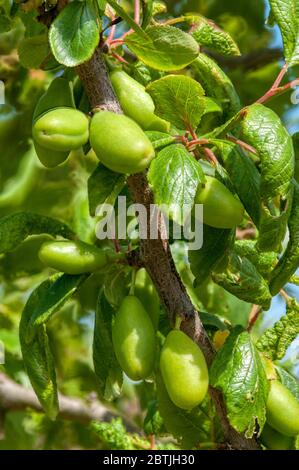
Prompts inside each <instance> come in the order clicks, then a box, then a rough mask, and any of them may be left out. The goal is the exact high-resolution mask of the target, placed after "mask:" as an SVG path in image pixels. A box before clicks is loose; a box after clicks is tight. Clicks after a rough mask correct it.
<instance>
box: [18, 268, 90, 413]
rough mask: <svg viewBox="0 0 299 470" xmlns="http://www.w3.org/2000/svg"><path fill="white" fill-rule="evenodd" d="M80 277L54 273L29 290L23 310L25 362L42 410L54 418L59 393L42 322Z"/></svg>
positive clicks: (21, 323) (62, 301)
mask: <svg viewBox="0 0 299 470" xmlns="http://www.w3.org/2000/svg"><path fill="white" fill-rule="evenodd" d="M83 278H84V276H68V275H66V274H63V275H61V274H55V275H54V276H52V277H50V278H49V279H47V280H46V281H44V282H42V283H41V284H40V285H39V286H38V287H37V288H36V289H35V290H34V291H33V292H32V294H31V295H30V297H29V299H28V300H27V302H26V305H25V307H24V310H23V313H22V318H21V322H20V329H19V334H20V344H21V350H22V356H23V361H24V366H25V369H26V372H27V374H28V376H29V379H30V382H31V384H32V387H33V389H34V391H35V393H36V395H37V397H38V399H39V401H40V403H41V405H42V407H43V408H44V410H45V413H46V414H47V415H48V416H49V417H50V418H51V419H55V417H56V415H57V413H58V397H57V386H56V374H55V366H54V358H53V356H52V353H51V350H50V346H49V340H48V335H47V330H46V325H45V322H47V321H48V320H49V318H50V316H51V315H53V314H54V313H55V312H56V311H57V310H59V309H60V308H61V306H62V305H63V304H64V302H65V301H66V300H67V299H68V298H70V297H71V296H72V295H73V294H74V292H75V291H76V289H77V288H78V287H79V285H80V284H81V282H82V280H83ZM32 333H34V334H32Z"/></svg>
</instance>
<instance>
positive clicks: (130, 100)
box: [110, 70, 170, 132]
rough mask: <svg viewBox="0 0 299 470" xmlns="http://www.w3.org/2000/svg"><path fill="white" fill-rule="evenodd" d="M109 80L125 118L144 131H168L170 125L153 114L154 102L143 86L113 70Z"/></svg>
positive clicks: (122, 73)
mask: <svg viewBox="0 0 299 470" xmlns="http://www.w3.org/2000/svg"><path fill="white" fill-rule="evenodd" d="M110 78H111V82H112V85H113V88H114V91H115V93H116V95H117V98H118V100H119V102H120V105H121V107H122V110H123V112H124V113H125V115H126V116H129V117H130V118H131V119H133V120H134V121H135V122H137V124H139V125H140V126H141V127H142V128H143V129H145V130H149V129H150V130H156V131H161V132H168V131H169V127H170V124H169V123H168V122H167V121H164V119H161V118H159V117H158V116H156V115H155V114H154V111H155V105H154V102H153V100H152V97H151V96H150V95H149V94H148V93H147V92H146V91H145V88H144V86H143V85H141V84H140V83H138V82H137V81H136V80H134V78H132V77H130V75H128V74H127V73H126V72H123V71H122V70H114V71H113V72H111V74H110Z"/></svg>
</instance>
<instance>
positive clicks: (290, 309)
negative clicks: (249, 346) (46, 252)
mask: <svg viewBox="0 0 299 470" xmlns="http://www.w3.org/2000/svg"><path fill="white" fill-rule="evenodd" d="M298 334H299V305H298V304H297V302H296V301H295V300H292V301H291V302H290V304H288V305H287V311H286V314H285V315H284V316H283V317H281V319H280V320H279V321H277V322H276V323H275V325H274V326H273V328H269V329H268V330H266V331H265V333H264V334H263V335H262V336H261V337H260V339H259V340H258V342H257V344H256V346H257V348H258V349H259V350H260V351H262V352H263V353H264V354H265V355H266V356H268V357H269V358H270V359H272V360H276V359H282V358H283V357H284V355H285V353H286V350H287V348H288V347H289V346H290V344H291V343H292V342H293V341H294V339H295V338H296V337H297V335H298Z"/></svg>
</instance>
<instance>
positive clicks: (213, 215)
mask: <svg viewBox="0 0 299 470" xmlns="http://www.w3.org/2000/svg"><path fill="white" fill-rule="evenodd" d="M195 204H203V222H204V223H205V224H207V225H210V226H211V227H216V228H233V227H235V226H236V225H238V224H240V223H241V222H242V219H243V215H244V208H243V206H242V204H241V203H240V202H239V201H238V199H236V198H235V197H234V196H233V194H232V193H231V192H230V191H229V190H228V189H227V188H226V186H224V184H222V183H221V182H220V181H218V180H217V179H216V178H213V177H212V176H207V175H206V183H205V186H204V187H203V186H202V185H201V184H200V185H199V187H198V189H197V193H196V196H195Z"/></svg>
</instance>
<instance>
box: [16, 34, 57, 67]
mask: <svg viewBox="0 0 299 470" xmlns="http://www.w3.org/2000/svg"><path fill="white" fill-rule="evenodd" d="M18 54H19V59H20V62H21V65H23V67H26V68H27V69H40V68H41V66H42V64H43V62H44V60H45V59H46V57H47V56H48V55H49V54H51V50H50V45H49V42H48V36H47V34H41V35H39V36H33V37H29V38H25V39H23V41H21V43H20V44H19V48H18Z"/></svg>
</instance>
